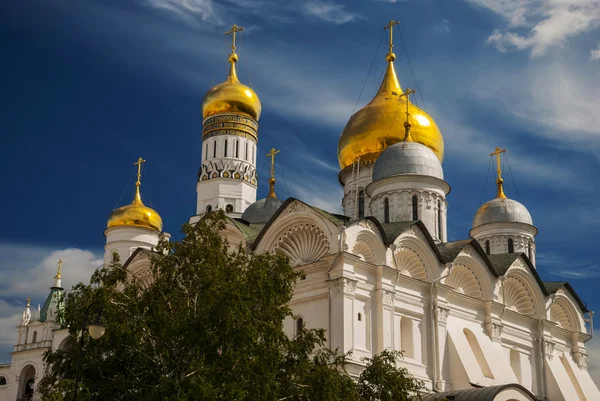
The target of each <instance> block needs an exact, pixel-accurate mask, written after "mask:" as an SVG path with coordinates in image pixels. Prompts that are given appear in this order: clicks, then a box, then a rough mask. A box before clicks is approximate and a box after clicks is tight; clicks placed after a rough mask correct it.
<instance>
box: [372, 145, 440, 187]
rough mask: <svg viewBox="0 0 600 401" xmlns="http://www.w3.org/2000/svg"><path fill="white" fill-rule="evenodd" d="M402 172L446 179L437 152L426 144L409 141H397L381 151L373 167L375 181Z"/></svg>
mask: <svg viewBox="0 0 600 401" xmlns="http://www.w3.org/2000/svg"><path fill="white" fill-rule="evenodd" d="M401 174H416V175H427V176H431V177H435V178H439V179H440V180H443V179H444V171H443V170H442V164H441V163H440V160H439V159H438V158H437V156H436V154H435V153H433V151H432V150H431V149H429V148H428V147H427V146H425V145H421V144H420V143H416V142H408V141H403V142H399V143H396V144H394V145H392V146H390V147H389V148H387V149H386V150H384V151H383V152H382V153H381V155H380V156H379V157H378V158H377V161H376V162H375V167H373V181H376V180H380V179H382V178H387V177H391V176H395V175H401Z"/></svg>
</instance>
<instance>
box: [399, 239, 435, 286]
mask: <svg viewBox="0 0 600 401" xmlns="http://www.w3.org/2000/svg"><path fill="white" fill-rule="evenodd" d="M394 261H395V264H396V268H397V269H398V270H399V271H400V274H403V275H405V276H408V277H412V278H415V279H417V280H421V281H427V282H429V281H430V278H429V277H430V276H429V274H428V271H427V267H426V266H425V263H424V262H423V260H422V259H421V257H420V256H419V254H418V253H417V252H416V251H415V250H414V249H411V248H408V247H400V248H396V252H394Z"/></svg>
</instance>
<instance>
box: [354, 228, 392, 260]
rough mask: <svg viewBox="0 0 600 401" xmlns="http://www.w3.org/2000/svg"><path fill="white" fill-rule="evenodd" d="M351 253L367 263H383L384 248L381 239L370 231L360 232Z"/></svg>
mask: <svg viewBox="0 0 600 401" xmlns="http://www.w3.org/2000/svg"><path fill="white" fill-rule="evenodd" d="M352 253H353V254H355V255H361V256H362V258H363V259H364V260H365V261H366V262H369V263H373V264H376V265H382V264H384V263H385V253H386V248H385V246H384V245H383V241H382V239H381V237H380V236H379V235H378V234H376V233H375V232H373V231H371V230H365V229H363V230H361V231H359V232H358V235H357V236H356V241H355V243H354V246H353V247H352Z"/></svg>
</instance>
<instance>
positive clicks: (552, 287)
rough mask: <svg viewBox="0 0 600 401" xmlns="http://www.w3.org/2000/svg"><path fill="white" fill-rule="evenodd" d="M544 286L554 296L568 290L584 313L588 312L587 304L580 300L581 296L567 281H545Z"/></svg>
mask: <svg viewBox="0 0 600 401" xmlns="http://www.w3.org/2000/svg"><path fill="white" fill-rule="evenodd" d="M543 284H544V288H546V291H548V294H554V293H556V291H558V290H559V289H561V288H565V289H567V290H568V291H569V292H570V293H571V295H573V298H575V301H577V304H578V305H579V307H580V308H581V310H582V311H583V312H584V313H585V312H588V308H587V306H586V304H585V303H583V301H582V300H581V298H579V295H577V293H576V292H575V290H574V289H573V287H572V286H571V284H569V283H567V282H566V281H544V282H543Z"/></svg>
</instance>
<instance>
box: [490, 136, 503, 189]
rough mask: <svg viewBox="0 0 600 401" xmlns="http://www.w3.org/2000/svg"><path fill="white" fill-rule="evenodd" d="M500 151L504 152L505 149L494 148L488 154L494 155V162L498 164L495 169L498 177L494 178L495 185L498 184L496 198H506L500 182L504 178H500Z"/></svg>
mask: <svg viewBox="0 0 600 401" xmlns="http://www.w3.org/2000/svg"><path fill="white" fill-rule="evenodd" d="M501 153H506V149H500V148H496V149H495V150H494V151H493V152H492V153H490V156H496V163H497V165H498V169H497V170H496V172H497V173H498V178H497V179H496V185H498V195H497V196H498V198H506V195H504V189H503V188H502V184H503V183H504V180H503V179H502V170H501V169H500V154H501Z"/></svg>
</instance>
